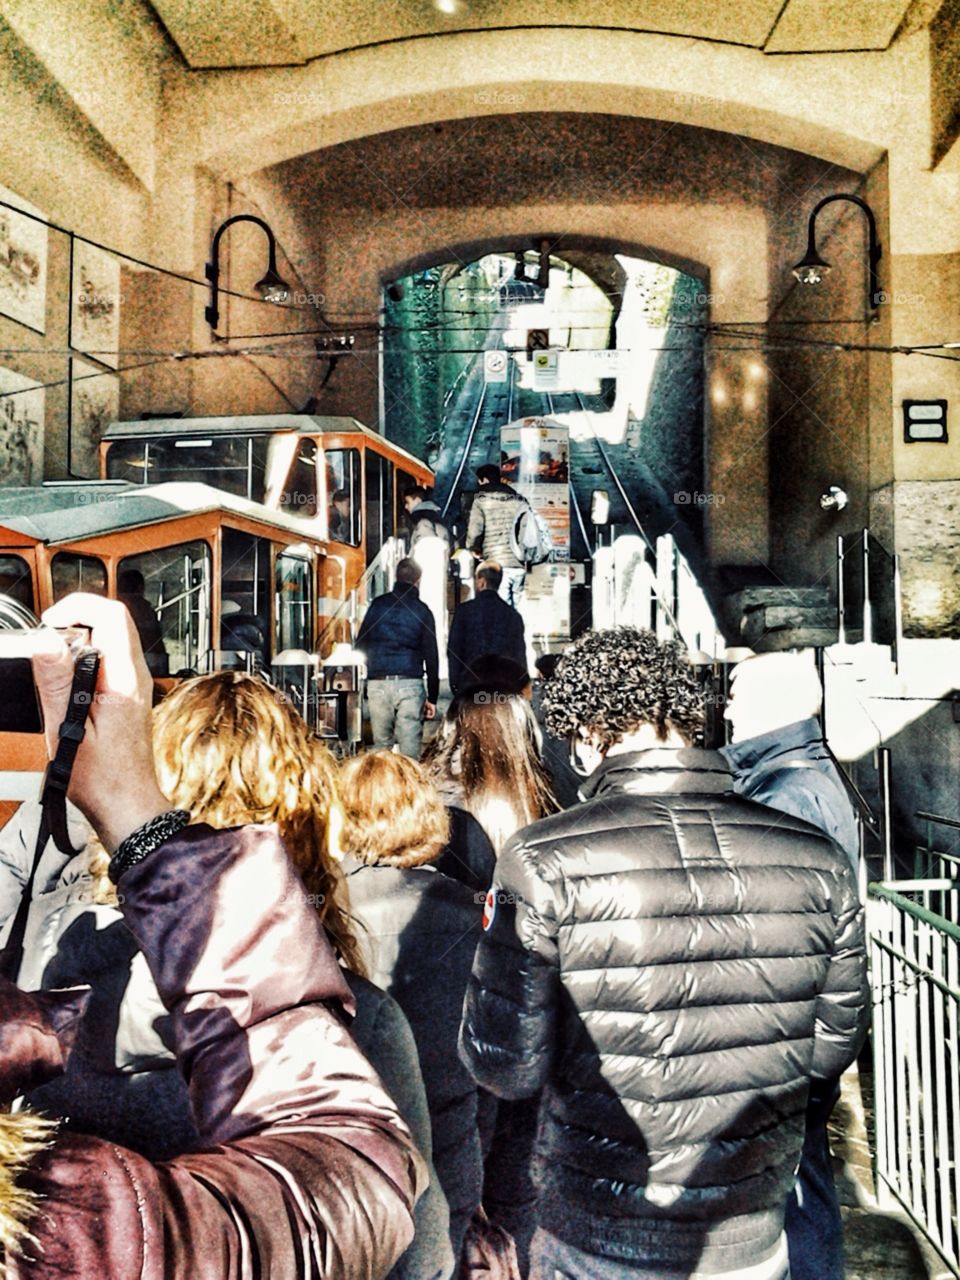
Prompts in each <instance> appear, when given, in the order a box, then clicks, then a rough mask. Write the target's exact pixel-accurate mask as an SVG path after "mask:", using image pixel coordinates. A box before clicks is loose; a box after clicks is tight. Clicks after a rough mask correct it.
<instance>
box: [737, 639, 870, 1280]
mask: <svg viewBox="0 0 960 1280" xmlns="http://www.w3.org/2000/svg"><path fill="white" fill-rule="evenodd" d="M822 699H823V690H822V689H821V687H820V677H819V675H818V674H817V670H816V667H815V665H814V662H813V653H812V652H811V651H810V650H805V651H803V652H800V653H764V654H759V655H757V656H756V657H753V658H748V659H746V660H745V661H744V662H741V663H739V664H738V666H737V667H736V668H735V670H734V673H733V679H732V683H731V694H730V698H729V700H728V702H727V708H726V711H725V712H724V716H725V718H726V719H727V720H728V721H729V723H730V725H731V727H732V734H733V742H732V743H731V745H730V746H728V747H722V748H721V751H720V754H721V755H722V756H723V757H724V758H725V759H726V760H727V762H728V763H729V765H730V768H731V770H732V772H733V785H734V790H735V791H736V793H737V795H741V796H745V797H747V798H748V799H750V800H755V801H756V802H757V803H758V804H763V805H767V806H768V807H769V808H770V809H775V810H777V811H778V812H779V813H783V814H790V815H792V816H794V817H797V818H803V819H804V821H806V822H809V823H811V824H812V825H813V826H815V827H819V828H820V830H821V831H824V832H826V834H827V835H828V836H830V837H831V838H832V839H833V840H834V841H835V842H836V844H837V845H838V846H839V848H840V849H842V850H843V852H844V853H845V854H846V855H847V857H848V858H849V859H850V863H851V866H852V867H853V870H854V874H857V872H858V870H859V866H858V864H859V853H860V832H859V826H858V822H857V815H856V813H855V811H854V808H853V804H852V802H851V800H850V796H849V794H848V791H847V788H846V787H845V786H844V784H843V779H842V778H841V776H840V773H839V771H838V769H837V766H836V764H835V763H834V760H833V756H832V755H831V754H830V751H829V749H828V747H827V744H826V741H825V740H824V736H823V729H822V727H821V725H820V722H819V721H818V720H817V719H816V716H817V714H818V712H819V710H820V706H821V702H822ZM771 820H775V819H773V815H771ZM837 856H838V857H839V856H840V855H839V854H838V855H837ZM839 1097H840V1081H839V1079H838V1078H837V1077H832V1078H831V1079H829V1080H815V1081H813V1082H812V1083H811V1087H810V1099H809V1102H808V1103H807V1123H806V1134H805V1136H804V1141H803V1155H802V1157H801V1160H800V1168H799V1169H798V1170H797V1181H796V1186H795V1187H794V1188H793V1190H792V1191H791V1193H790V1198H789V1200H788V1201H787V1217H786V1229H787V1245H788V1248H789V1253H790V1269H791V1273H792V1280H843V1276H844V1262H843V1220H842V1218H841V1216H840V1203H839V1200H838V1198H837V1189H836V1186H835V1184H834V1178H833V1162H832V1159H831V1155H830V1145H829V1139H828V1136H827V1122H828V1121H829V1119H830V1113H831V1112H832V1111H833V1108H834V1106H835V1105H836V1103H837V1100H838V1098H839Z"/></svg>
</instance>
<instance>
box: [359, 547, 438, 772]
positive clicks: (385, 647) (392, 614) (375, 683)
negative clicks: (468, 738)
mask: <svg viewBox="0 0 960 1280" xmlns="http://www.w3.org/2000/svg"><path fill="white" fill-rule="evenodd" d="M419 583H420V566H419V565H418V564H417V562H416V560H411V559H410V558H409V557H408V558H407V559H405V560H401V561H400V563H399V564H398V565H397V582H396V586H395V587H394V588H393V590H392V591H387V592H385V593H384V594H383V595H382V596H377V598H376V599H375V600H374V601H373V602H372V603H371V605H370V608H369V609H368V610H367V612H366V616H365V617H364V619H363V623H362V625H361V627H360V633H359V635H358V636H357V639H356V647H357V648H358V649H359V650H360V651H361V652H362V653H364V654H365V655H366V660H367V698H368V700H369V704H370V726H371V729H372V731H373V745H374V746H375V747H391V746H393V744H394V742H396V743H397V745H398V746H399V748H400V750H401V751H402V752H403V753H404V755H407V756H410V757H411V758H412V759H414V760H417V759H419V756H420V747H421V745H422V743H423V721H424V720H432V719H433V718H434V716H435V715H436V714H437V698H438V697H439V695H440V662H439V656H438V654H437V635H436V631H435V629H434V623H433V614H432V613H431V612H430V610H429V609H428V608H427V606H426V605H425V604H424V603H423V601H422V600H421V599H420V594H419V591H418V589H417V588H418V586H419ZM424 669H426V675H427V693H426V697H424V693H423V674H424Z"/></svg>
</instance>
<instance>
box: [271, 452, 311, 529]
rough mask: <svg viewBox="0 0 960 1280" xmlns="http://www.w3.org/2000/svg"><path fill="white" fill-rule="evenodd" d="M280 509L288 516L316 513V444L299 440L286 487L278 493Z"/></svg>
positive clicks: (304, 515) (306, 515)
mask: <svg viewBox="0 0 960 1280" xmlns="http://www.w3.org/2000/svg"><path fill="white" fill-rule="evenodd" d="M280 510H281V511H283V512H284V513H285V514H286V515H288V516H303V517H305V518H308V517H310V516H315V515H316V514H317V445H316V441H314V440H301V441H300V442H299V444H298V446H297V453H296V457H295V458H294V460H293V466H292V467H291V468H290V474H289V476H288V477H287V484H286V488H285V489H284V491H283V493H281V495H280Z"/></svg>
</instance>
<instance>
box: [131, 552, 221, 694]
mask: <svg viewBox="0 0 960 1280" xmlns="http://www.w3.org/2000/svg"><path fill="white" fill-rule="evenodd" d="M210 564H211V556H210V548H209V547H208V546H207V544H206V543H205V542H181V543H178V544H177V545H176V546H173V547H160V548H158V549H157V550H156V551H144V552H142V553H141V554H140V555H136V556H127V558H126V559H125V560H121V561H120V564H119V566H118V568H117V596H118V598H119V599H120V600H122V601H123V603H124V604H125V605H126V606H127V608H128V609H129V610H130V613H131V615H132V616H133V621H134V624H135V625H136V628H137V631H138V632H139V635H140V642H141V644H142V645H143V647H144V654H145V656H146V659H147V666H148V667H149V668H150V671H151V673H152V674H153V675H155V676H165V675H174V676H176V675H196V674H198V673H199V672H200V671H202V670H204V669H205V668H206V665H207V660H208V654H209V651H210V581H211V570H210Z"/></svg>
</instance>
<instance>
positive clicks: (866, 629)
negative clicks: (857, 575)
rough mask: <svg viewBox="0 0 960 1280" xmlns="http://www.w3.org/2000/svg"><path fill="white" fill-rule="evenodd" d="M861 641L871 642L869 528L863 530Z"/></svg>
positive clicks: (871, 612) (871, 609)
mask: <svg viewBox="0 0 960 1280" xmlns="http://www.w3.org/2000/svg"><path fill="white" fill-rule="evenodd" d="M861 556H862V562H863V642H864V644H873V605H872V604H871V603H870V530H869V529H864V531H863V548H862V551H861Z"/></svg>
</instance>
